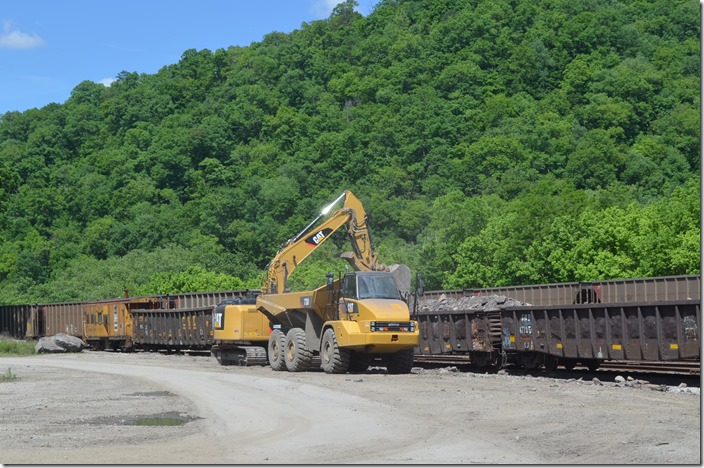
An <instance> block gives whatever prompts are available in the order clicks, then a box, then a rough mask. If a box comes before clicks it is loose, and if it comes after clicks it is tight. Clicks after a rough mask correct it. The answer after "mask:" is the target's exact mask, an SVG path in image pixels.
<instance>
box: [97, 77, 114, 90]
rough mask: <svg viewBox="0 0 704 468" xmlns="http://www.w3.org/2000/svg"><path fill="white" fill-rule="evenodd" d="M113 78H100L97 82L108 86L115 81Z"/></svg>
mask: <svg viewBox="0 0 704 468" xmlns="http://www.w3.org/2000/svg"><path fill="white" fill-rule="evenodd" d="M115 81H116V80H115V78H103V79H102V80H100V81H98V84H101V85H103V86H105V87H106V88H109V87H110V85H111V84H113V83H114V82H115Z"/></svg>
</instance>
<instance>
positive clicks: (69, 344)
mask: <svg viewBox="0 0 704 468" xmlns="http://www.w3.org/2000/svg"><path fill="white" fill-rule="evenodd" d="M87 347H88V345H86V344H85V342H84V341H83V340H82V339H80V338H78V337H75V336H69V335H64V334H63V333H57V334H56V335H54V336H44V337H42V338H39V341H37V344H36V346H35V347H34V350H35V351H36V352H37V353H80V352H81V351H82V350H83V348H87Z"/></svg>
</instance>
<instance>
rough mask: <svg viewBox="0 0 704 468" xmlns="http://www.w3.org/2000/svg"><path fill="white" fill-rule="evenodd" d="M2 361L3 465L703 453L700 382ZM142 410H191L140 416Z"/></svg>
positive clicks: (186, 360) (89, 358) (139, 357)
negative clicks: (672, 387)
mask: <svg viewBox="0 0 704 468" xmlns="http://www.w3.org/2000/svg"><path fill="white" fill-rule="evenodd" d="M8 368H10V369H11V372H12V373H13V374H15V375H16V376H17V377H18V378H17V379H16V380H14V381H11V382H0V402H2V405H1V406H0V462H2V463H6V464H7V463H31V464H46V463H61V464H79V463H90V464H99V463H109V464H150V463H160V464H180V463H198V464H216V463H225V464H235V463H237V464H255V463H257V464H258V463H272V464H288V463H301V464H314V463H326V464H339V463H365V464H371V463H402V464H414V463H422V464H431V463H453V464H469V463H485V464H486V463H492V464H493V463H510V464H519V463H533V464H535V463H547V464H572V463H589V464H599V463H607V464H619V463H647V464H651V463H655V464H667V463H677V464H684V463H693V464H700V463H701V456H700V452H701V442H700V431H701V425H700V396H699V394H697V393H692V392H689V391H680V392H663V391H653V390H652V388H653V387H650V386H647V385H639V386H633V387H627V386H623V385H621V386H619V385H617V384H616V383H612V382H605V383H604V385H599V384H595V383H592V382H591V381H590V382H581V381H578V380H564V379H553V378H544V377H541V378H534V377H521V376H512V375H506V374H501V373H500V374H498V375H481V374H466V373H459V372H453V371H451V370H447V369H439V370H422V369H414V373H413V374H411V375H387V374H386V373H385V372H384V371H383V370H382V369H378V370H372V371H369V372H367V373H364V374H345V375H327V374H324V373H322V372H309V373H302V374H291V373H286V372H273V371H272V370H271V369H270V368H269V367H256V368H239V367H221V366H219V365H218V364H217V362H216V361H215V360H214V359H213V358H209V357H192V356H182V355H171V356H167V355H160V354H148V353H135V354H119V353H114V354H113V353H99V352H83V353H80V354H74V355H47V356H34V357H27V358H0V373H3V372H5V371H6V369H8ZM149 417H151V418H164V417H171V418H175V419H180V420H183V421H187V422H185V423H184V424H182V425H178V426H140V425H136V424H137V423H138V422H139V421H141V420H144V419H145V418H149ZM159 421H162V419H159ZM163 421H166V419H163Z"/></svg>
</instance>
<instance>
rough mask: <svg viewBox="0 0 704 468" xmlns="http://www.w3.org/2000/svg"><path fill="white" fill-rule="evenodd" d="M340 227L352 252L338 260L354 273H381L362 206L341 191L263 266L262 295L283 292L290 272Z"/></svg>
mask: <svg viewBox="0 0 704 468" xmlns="http://www.w3.org/2000/svg"><path fill="white" fill-rule="evenodd" d="M343 198H344V200H345V201H344V204H343V206H342V208H340V209H338V210H336V211H334V212H333V213H332V214H331V215H330V216H329V217H328V218H327V219H325V221H323V222H322V223H320V224H316V223H318V222H319V221H320V220H321V219H322V218H324V217H325V216H327V215H328V213H329V212H330V210H332V208H333V207H334V206H335V205H336V204H337V203H338V202H339V201H340V200H342V199H343ZM342 226H347V236H348V238H349V240H350V243H351V244H352V249H353V251H352V252H345V253H343V254H342V255H340V257H341V258H344V259H345V260H347V261H348V262H349V263H350V264H351V265H352V268H353V269H354V270H356V271H375V270H384V269H385V267H384V265H379V264H378V263H377V255H376V252H375V250H374V242H373V240H372V236H371V232H370V230H369V227H368V226H367V214H366V212H365V211H364V207H363V206H362V202H360V201H359V199H358V198H357V197H355V196H354V194H353V193H352V192H350V191H349V190H345V191H344V192H343V193H342V195H340V196H339V197H337V198H336V199H335V201H333V202H332V203H331V204H329V205H328V206H326V207H325V208H324V209H323V210H322V212H321V213H320V215H319V216H318V217H317V218H315V219H314V220H313V221H312V222H311V223H310V224H309V225H308V226H306V227H305V228H304V229H303V230H302V231H301V232H300V233H299V234H298V235H297V236H296V237H294V238H292V239H289V240H288V241H286V242H285V243H284V244H283V245H282V246H281V247H280V248H279V251H278V252H277V253H276V256H275V257H274V258H273V259H272V260H271V262H269V265H268V266H267V273H266V276H265V277H264V281H263V282H262V293H263V294H276V293H283V292H285V291H286V280H287V278H288V277H289V276H290V275H291V273H293V270H295V269H296V267H297V266H298V265H299V264H300V263H301V262H302V261H303V260H305V259H306V258H307V257H308V256H309V255H310V254H311V253H312V252H313V251H314V250H315V249H316V248H318V247H319V246H320V245H322V244H323V243H324V242H325V241H326V240H327V239H328V238H329V237H330V236H331V235H332V234H333V233H334V232H335V231H337V230H338V229H340V228H341V227H342Z"/></svg>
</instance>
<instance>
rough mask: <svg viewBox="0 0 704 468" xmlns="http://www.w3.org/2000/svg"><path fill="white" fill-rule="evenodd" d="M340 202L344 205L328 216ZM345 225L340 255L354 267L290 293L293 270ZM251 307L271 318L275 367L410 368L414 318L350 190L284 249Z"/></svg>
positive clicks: (415, 332)
mask: <svg viewBox="0 0 704 468" xmlns="http://www.w3.org/2000/svg"><path fill="white" fill-rule="evenodd" d="M342 200H344V204H343V206H342V207H341V208H339V209H337V210H336V211H334V212H332V213H331V214H329V213H330V211H331V210H332V209H333V208H334V207H335V205H337V204H338V203H339V202H340V201H342ZM319 222H320V223H319ZM343 226H345V227H346V229H347V235H348V237H349V240H350V242H351V244H352V248H353V250H352V251H351V252H345V253H343V254H342V255H341V257H342V258H344V259H345V260H347V261H348V262H349V263H350V265H351V266H352V270H353V271H350V272H347V273H345V274H344V275H340V276H338V278H335V277H334V274H333V273H328V275H327V278H326V279H327V281H326V284H324V285H323V286H321V287H320V288H318V289H315V290H313V291H303V292H289V291H288V289H287V287H286V280H287V278H288V277H289V275H290V274H291V273H292V272H293V270H294V269H295V268H296V267H297V266H298V265H299V264H300V263H301V262H302V261H304V260H305V259H306V257H308V255H310V254H311V253H312V252H313V251H314V250H315V249H316V248H317V247H319V246H320V245H322V244H323V243H324V242H325V241H326V240H327V239H328V238H329V237H330V236H331V235H332V234H333V233H334V232H335V231H337V230H338V229H339V228H341V227H343ZM321 280H322V278H321ZM255 305H256V309H257V310H259V311H260V312H261V313H262V314H263V315H264V316H266V317H267V318H268V320H269V322H270V326H271V334H270V335H269V337H268V343H267V355H268V361H269V364H270V365H271V367H272V368H273V369H274V370H277V371H282V370H288V371H290V372H299V371H305V370H309V369H312V368H314V367H317V366H321V367H322V368H323V370H324V371H325V372H327V373H344V372H347V371H348V370H352V371H362V370H365V369H366V368H367V367H368V366H369V364H370V362H371V360H372V359H375V358H381V360H382V362H383V364H384V365H385V366H386V368H387V371H388V372H389V373H390V374H403V373H409V372H410V371H411V368H412V367H413V348H414V347H415V346H416V345H417V344H418V323H417V322H416V321H414V320H411V317H410V312H409V309H408V305H407V303H406V302H404V300H403V299H402V297H401V294H400V293H399V287H398V285H397V283H396V280H395V278H394V276H393V275H392V273H391V272H390V271H389V269H388V268H387V267H386V266H385V265H382V264H379V263H378V261H377V255H376V252H375V250H374V244H373V241H372V236H371V232H370V230H369V227H368V225H367V216H366V213H365V211H364V208H363V206H362V203H361V202H360V201H359V199H358V198H357V197H355V196H354V195H353V194H352V192H350V191H345V192H344V193H342V195H340V196H339V197H338V198H337V199H336V200H335V201H333V202H332V203H331V204H330V205H328V206H327V207H326V208H325V209H323V210H322V213H321V214H320V215H319V216H318V217H317V218H316V219H315V220H313V221H312V222H311V223H310V224H309V225H308V226H307V227H306V228H305V229H303V230H302V231H301V232H300V233H299V234H298V235H297V236H296V237H294V238H292V239H290V240H288V241H287V242H286V243H284V244H283V245H282V246H281V248H280V249H279V251H278V253H277V254H276V256H275V257H274V258H273V259H272V261H271V262H270V263H269V265H268V269H267V272H266V274H265V277H264V280H263V284H262V290H261V294H260V295H259V296H257V297H256V304H255Z"/></svg>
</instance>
